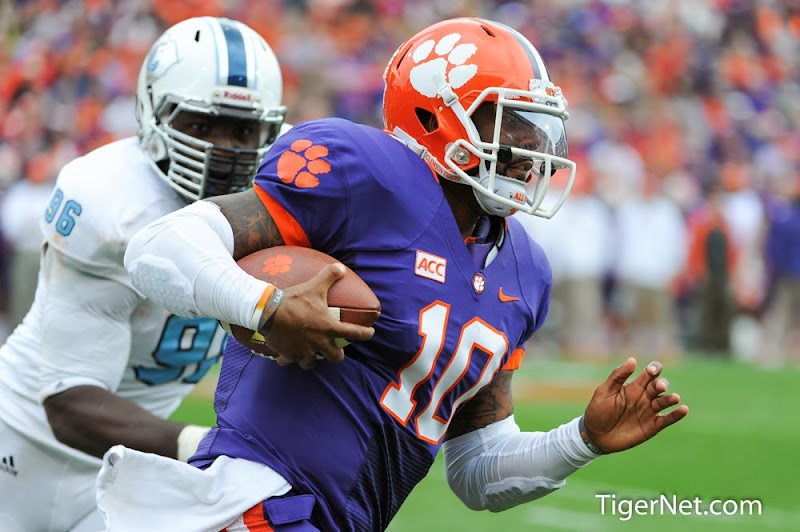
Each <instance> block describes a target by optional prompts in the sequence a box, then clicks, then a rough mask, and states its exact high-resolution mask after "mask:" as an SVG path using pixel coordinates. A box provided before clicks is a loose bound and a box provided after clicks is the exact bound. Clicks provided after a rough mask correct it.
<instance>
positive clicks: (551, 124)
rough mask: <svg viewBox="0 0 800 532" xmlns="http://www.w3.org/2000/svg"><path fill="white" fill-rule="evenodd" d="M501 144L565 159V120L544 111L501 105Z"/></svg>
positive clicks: (566, 155)
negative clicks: (523, 109) (536, 111)
mask: <svg viewBox="0 0 800 532" xmlns="http://www.w3.org/2000/svg"><path fill="white" fill-rule="evenodd" d="M500 144H501V145H506V146H510V147H512V148H520V149H523V150H528V151H535V152H538V153H544V154H548V155H555V156H556V157H563V158H564V159H567V158H568V152H567V133H566V131H565V130H564V121H563V120H562V119H561V118H559V117H556V116H553V115H548V114H545V113H535V112H532V111H521V110H518V109H509V108H507V107H506V108H504V109H503V116H502V119H501V122H500Z"/></svg>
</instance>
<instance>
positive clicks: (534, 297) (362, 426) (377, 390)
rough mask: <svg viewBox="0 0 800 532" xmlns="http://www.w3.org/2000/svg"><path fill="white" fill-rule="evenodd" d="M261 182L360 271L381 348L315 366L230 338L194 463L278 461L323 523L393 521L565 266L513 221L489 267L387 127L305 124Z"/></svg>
mask: <svg viewBox="0 0 800 532" xmlns="http://www.w3.org/2000/svg"><path fill="white" fill-rule="evenodd" d="M255 183H256V190H257V192H258V193H259V195H260V196H261V198H262V199H263V200H264V203H265V205H266V206H267V208H268V209H269V211H270V214H271V215H272V216H273V218H274V219H275V221H276V223H277V224H278V227H279V229H280V231H281V234H282V236H283V238H284V241H285V242H286V244H287V245H304V246H310V247H312V248H315V249H318V250H320V251H323V252H325V253H327V254H329V255H332V256H334V257H336V258H337V259H339V260H340V261H342V262H343V263H345V264H347V265H348V266H349V267H350V268H352V269H353V270H354V271H355V272H356V273H357V274H358V275H359V276H360V277H361V278H362V279H363V280H364V281H365V282H366V283H367V284H368V285H369V286H370V287H371V288H372V290H373V291H374V292H375V294H376V295H377V296H378V298H379V299H380V302H381V307H382V313H381V317H380V318H379V319H378V321H377V322H376V323H375V336H374V337H373V339H372V340H371V341H370V342H366V343H354V344H351V345H349V346H347V347H346V348H345V354H346V357H345V361H344V362H343V363H342V364H338V365H334V364H331V363H329V362H327V361H321V362H318V364H317V366H316V368H315V369H314V370H313V371H304V370H302V369H300V368H299V367H298V366H296V365H293V366H286V367H281V366H278V365H277V364H276V363H274V362H273V361H271V360H269V359H266V358H263V357H260V356H256V355H253V354H252V353H251V352H250V351H249V350H248V349H247V348H244V347H243V346H242V345H241V344H239V343H238V342H236V341H235V340H233V339H230V340H229V342H228V346H227V349H226V351H225V356H224V358H223V365H222V371H221V374H220V379H219V385H218V388H217V393H216V398H215V409H216V412H217V423H218V427H217V428H215V429H213V430H212V431H211V433H210V434H209V435H208V436H207V437H206V439H205V440H204V441H203V443H202V444H201V445H200V448H199V449H198V453H197V454H196V455H195V457H194V458H193V463H194V464H195V465H198V466H199V467H205V466H207V465H209V464H210V462H211V461H212V460H213V459H214V458H215V457H217V456H220V455H227V456H233V457H239V458H245V459H248V460H252V461H255V462H260V463H264V464H267V465H268V466H270V467H271V468H273V469H274V470H275V471H277V472H278V473H280V474H281V475H283V476H284V477H285V478H286V479H287V480H288V481H289V482H290V483H291V484H292V486H293V487H294V490H295V491H296V492H300V493H311V494H314V495H315V496H316V498H317V505H316V507H315V511H314V521H315V523H316V524H317V526H319V527H320V528H321V529H323V530H334V529H337V530H370V531H371V530H379V529H384V528H386V527H387V526H388V524H389V521H390V520H391V519H392V517H393V516H394V515H395V513H396V512H397V510H398V508H399V507H400V504H401V503H402V502H403V501H404V500H405V498H406V497H407V496H408V494H409V492H410V491H411V489H412V488H413V487H414V486H415V485H416V484H417V483H418V482H419V481H420V480H421V479H422V478H423V477H424V476H425V474H426V473H427V472H428V469H429V468H430V466H431V464H432V463H433V460H434V458H435V456H436V453H437V451H438V449H439V446H440V444H441V442H442V440H443V438H444V435H445V431H446V430H447V426H448V424H449V422H450V420H451V419H452V417H453V414H454V413H455V412H456V411H457V409H458V408H459V406H460V405H462V404H463V403H464V402H465V401H467V400H469V399H470V398H471V397H473V396H474V395H475V394H476V393H477V392H478V390H480V389H481V388H482V387H483V386H485V385H486V384H488V383H489V382H490V381H491V380H492V378H493V377H494V375H495V374H496V373H497V371H499V370H500V369H501V368H506V369H514V368H515V367H516V365H518V363H519V357H520V356H521V353H522V348H523V347H524V344H525V342H526V341H527V340H528V339H529V338H530V337H531V335H533V333H534V331H536V329H537V328H538V327H540V326H541V324H542V323H543V321H544V319H545V316H546V314H547V308H548V301H549V294H550V286H551V272H550V266H549V264H548V262H547V259H546V258H545V256H544V253H543V252H542V250H541V248H540V247H539V246H538V245H536V244H535V243H534V242H533V241H531V240H530V238H529V237H528V236H527V234H526V233H525V232H524V230H523V229H522V227H521V226H520V225H519V224H518V223H517V221H516V220H514V219H507V221H506V222H505V223H506V224H507V225H506V230H505V232H504V233H503V234H502V237H501V238H500V239H499V253H498V254H497V256H496V257H495V258H494V260H493V261H491V263H490V264H489V266H487V267H485V268H481V267H478V266H476V260H475V259H474V258H473V255H472V254H471V252H470V249H469V248H468V247H467V246H465V244H464V241H463V240H462V239H461V236H460V232H459V229H458V226H457V224H456V220H455V218H454V216H453V214H452V211H451V210H450V207H449V205H448V203H447V201H446V200H445V197H444V193H443V191H442V188H441V186H440V185H439V184H438V182H437V178H436V176H435V175H434V174H433V172H432V171H431V169H430V168H429V167H428V166H427V165H426V164H425V162H423V161H422V159H420V158H419V157H417V156H416V155H415V154H414V153H413V152H412V151H411V150H409V149H408V148H407V147H406V146H405V145H403V144H401V143H400V142H399V141H398V140H396V139H395V138H393V137H391V136H390V135H388V134H386V133H385V132H383V131H380V130H378V129H375V128H370V127H366V126H361V125H356V124H353V123H351V122H348V121H345V120H341V119H326V120H319V121H314V122H309V123H305V124H301V125H299V126H295V127H294V128H293V129H292V130H291V131H289V132H288V133H287V134H285V135H283V136H282V137H280V138H279V139H278V141H277V142H276V144H275V145H274V146H273V148H272V149H270V151H269V153H268V154H267V156H266V158H265V160H264V162H263V164H262V166H261V168H260V170H259V173H258V175H257V177H256V180H255ZM479 263H480V264H483V261H482V260H481V261H479Z"/></svg>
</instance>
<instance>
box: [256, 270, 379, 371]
mask: <svg viewBox="0 0 800 532" xmlns="http://www.w3.org/2000/svg"><path fill="white" fill-rule="evenodd" d="M344 273H345V269H344V267H343V266H341V265H339V264H329V265H328V266H325V267H324V268H323V269H322V270H321V271H320V272H319V273H318V274H317V275H315V276H314V277H313V278H311V279H310V280H308V281H306V282H305V283H301V284H298V285H296V286H293V287H290V288H287V289H286V290H284V296H283V301H282V302H281V304H280V306H279V307H278V310H276V311H275V315H274V316H273V318H272V319H271V320H270V324H269V333H268V334H266V335H265V342H266V344H267V346H268V347H269V348H270V349H272V350H273V351H275V352H276V353H278V356H277V357H276V359H275V360H276V361H277V362H278V364H281V365H287V364H291V363H294V362H297V363H298V364H299V365H300V367H301V368H303V369H312V368H313V367H314V365H315V363H316V361H317V355H318V354H319V355H320V356H321V357H323V358H326V359H328V360H330V361H331V362H334V363H339V362H341V361H342V360H344V350H343V349H342V348H341V347H339V346H337V345H336V338H346V339H347V340H350V341H355V342H363V341H367V340H369V339H370V338H372V335H373V334H374V333H375V329H373V328H372V327H363V326H361V325H355V324H352V323H345V322H341V321H339V320H337V319H334V317H333V316H332V315H331V313H330V311H329V310H328V290H330V287H331V286H332V285H333V283H335V282H336V281H337V280H339V279H340V278H341V277H342V276H343V275H344Z"/></svg>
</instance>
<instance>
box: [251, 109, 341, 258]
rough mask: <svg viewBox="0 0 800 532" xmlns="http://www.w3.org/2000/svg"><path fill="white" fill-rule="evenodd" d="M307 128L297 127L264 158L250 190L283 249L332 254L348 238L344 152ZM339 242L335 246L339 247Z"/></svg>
mask: <svg viewBox="0 0 800 532" xmlns="http://www.w3.org/2000/svg"><path fill="white" fill-rule="evenodd" d="M329 137H330V136H329V135H325V134H324V132H323V133H320V132H319V131H317V130H315V128H314V127H312V126H311V125H308V126H306V125H299V126H295V127H294V128H292V129H291V130H289V131H288V132H287V133H285V134H284V135H282V136H281V137H280V138H279V139H278V141H277V142H276V143H275V144H274V145H273V146H272V147H271V148H270V150H269V151H268V152H267V155H266V156H265V158H264V160H263V162H262V163H261V167H260V168H259V171H258V174H257V175H256V178H255V181H254V188H255V191H256V193H257V194H258V196H259V198H261V201H262V202H263V203H264V206H265V207H266V208H267V210H268V211H269V213H270V215H271V216H272V218H273V220H274V221H275V223H276V225H277V226H278V229H279V231H280V233H281V236H282V237H283V240H284V242H285V243H286V245H293V246H303V247H314V248H317V249H322V250H326V251H327V252H329V253H331V252H335V251H336V248H337V247H339V246H341V245H344V244H345V243H344V242H342V238H344V236H345V235H346V234H347V231H346V226H347V223H348V219H347V213H348V210H349V209H348V205H349V198H348V191H349V185H348V183H347V174H346V173H345V172H344V168H346V167H347V161H346V154H344V158H345V160H342V158H343V154H341V153H340V152H341V150H340V149H339V146H338V143H337V142H335V141H334V142H331V141H329V140H328V139H329ZM337 243H338V245H337Z"/></svg>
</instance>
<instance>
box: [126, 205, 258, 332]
mask: <svg viewBox="0 0 800 532" xmlns="http://www.w3.org/2000/svg"><path fill="white" fill-rule="evenodd" d="M232 255H233V230H232V229H231V226H230V223H229V222H228V219H227V218H225V216H224V215H223V214H222V212H221V211H220V209H219V206H217V205H216V204H214V203H211V202H209V201H197V202H195V203H193V204H191V205H188V206H186V207H184V208H182V209H179V210H177V211H175V212H173V213H170V214H168V215H167V216H164V217H162V218H159V219H158V220H156V221H154V222H152V223H150V224H149V225H147V226H145V227H144V228H143V229H141V230H140V231H139V232H137V233H136V234H135V235H134V237H133V238H132V239H131V242H130V244H129V245H128V248H127V250H126V251H125V268H126V269H127V270H128V274H129V275H130V277H131V282H132V283H133V285H134V286H135V287H136V288H137V289H138V290H140V291H141V292H142V293H143V294H144V295H145V296H146V297H147V298H148V299H150V300H151V301H153V302H155V303H157V304H159V305H161V306H163V307H164V308H166V309H167V310H169V311H170V312H172V313H174V314H177V315H179V316H183V317H195V316H207V317H210V318H215V319H218V320H222V321H225V322H228V323H235V324H238V325H242V326H244V327H247V328H248V329H253V330H255V329H256V328H257V327H258V319H259V317H260V316H259V315H258V313H257V312H256V311H255V309H256V305H257V304H258V300H259V298H260V297H261V294H262V293H263V292H264V289H265V288H266V287H267V286H268V285H267V283H265V282H264V281H260V280H258V279H256V278H255V277H253V276H251V275H249V274H247V273H245V272H244V270H242V269H241V268H239V266H237V265H236V262H235V261H234V260H233V256H232Z"/></svg>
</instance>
